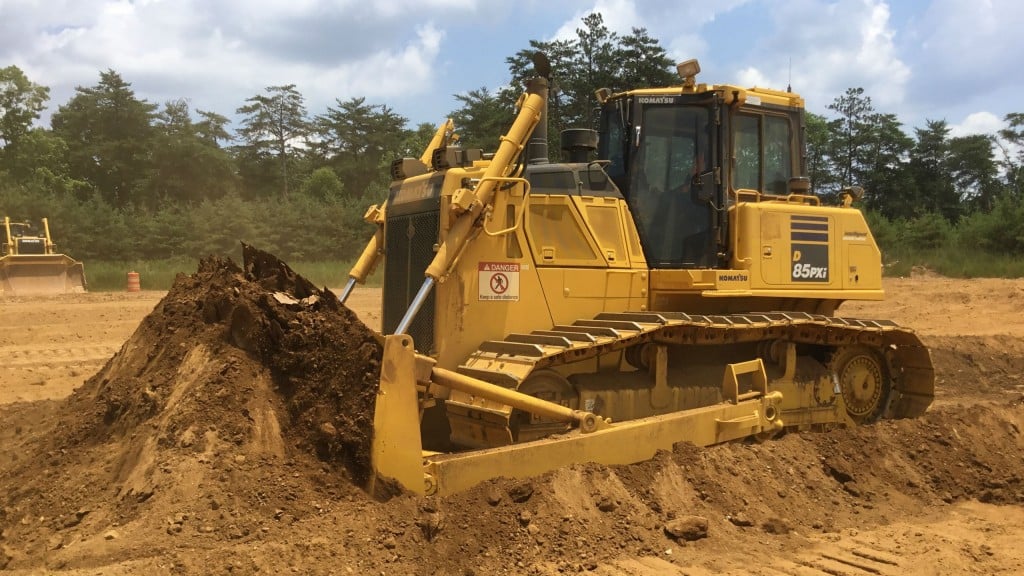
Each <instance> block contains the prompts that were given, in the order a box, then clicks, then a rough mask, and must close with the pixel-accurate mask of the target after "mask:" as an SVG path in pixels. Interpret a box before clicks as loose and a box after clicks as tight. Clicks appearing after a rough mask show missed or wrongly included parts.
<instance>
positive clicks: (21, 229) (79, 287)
mask: <svg viewBox="0 0 1024 576" xmlns="http://www.w3.org/2000/svg"><path fill="white" fill-rule="evenodd" d="M3 235H4V236H3V246H2V250H0V295H11V296H14V295H20V296H23V295H27V294H65V293H71V292H85V290H86V282H85V267H84V266H83V265H82V263H81V262H78V261H76V260H75V259H74V258H71V257H70V256H68V255H67V254H60V253H58V252H57V248H56V245H55V244H54V243H53V240H52V239H51V237H50V224H49V222H48V221H47V219H46V218H43V219H42V226H41V227H38V228H37V227H36V226H35V225H34V224H32V223H31V222H27V221H26V222H12V221H11V219H10V218H9V217H7V216H4V229H3Z"/></svg>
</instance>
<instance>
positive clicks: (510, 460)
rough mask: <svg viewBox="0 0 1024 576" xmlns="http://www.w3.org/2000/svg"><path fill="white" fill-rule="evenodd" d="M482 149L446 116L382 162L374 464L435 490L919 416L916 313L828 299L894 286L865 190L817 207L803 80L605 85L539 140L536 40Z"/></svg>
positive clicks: (417, 487)
mask: <svg viewBox="0 0 1024 576" xmlns="http://www.w3.org/2000/svg"><path fill="white" fill-rule="evenodd" d="M535 64H536V67H537V72H538V75H537V77H536V78H534V79H532V80H531V81H530V82H528V85H527V90H526V92H525V94H524V95H523V96H522V97H521V98H520V100H519V102H518V104H517V106H518V109H519V112H518V114H517V115H516V117H515V120H514V122H513V124H512V126H511V128H510V129H509V131H508V133H507V134H506V135H505V136H504V137H503V138H502V139H501V141H500V142H499V144H498V147H497V150H496V151H495V152H493V154H484V153H483V152H482V151H480V150H472V149H463V148H461V147H459V146H457V145H456V144H455V138H454V137H453V134H452V126H451V123H450V122H448V123H445V124H443V125H442V126H441V127H440V128H439V129H438V132H437V134H436V135H435V137H434V140H433V141H432V142H431V143H430V145H429V146H428V148H427V150H426V151H425V153H424V155H423V156H422V157H421V158H419V159H415V158H405V159H401V160H398V161H396V162H395V163H394V164H393V165H392V174H391V176H392V180H393V182H392V185H391V188H390V194H389V197H388V199H387V202H386V203H385V204H384V205H383V206H375V207H372V208H371V209H370V210H369V211H368V213H367V215H366V220H367V221H368V222H371V223H373V224H375V225H376V226H377V232H376V234H375V235H374V237H373V238H372V239H371V241H370V242H369V244H368V245H367V247H366V250H365V251H364V252H363V255H362V257H361V258H360V259H359V261H358V262H357V263H356V265H355V266H354V268H353V269H352V272H351V273H350V280H349V283H348V285H347V286H346V287H345V290H344V291H343V292H342V295H341V298H342V300H344V299H345V298H347V297H348V295H349V293H350V292H351V289H352V286H353V284H355V283H357V282H361V281H363V280H365V278H366V276H367V274H368V273H370V272H371V271H372V270H373V269H374V267H375V265H376V264H377V263H378V260H380V259H381V258H382V260H383V278H384V281H383V316H382V318H383V332H384V336H383V337H382V339H383V341H384V359H383V362H382V373H381V379H380V388H379V392H378V396H377V403H376V411H375V420H374V440H373V442H374V444H373V455H372V463H373V466H374V470H375V474H376V477H377V479H378V481H381V482H388V483H390V482H397V483H399V484H401V485H402V486H404V487H405V488H407V489H409V490H412V491H414V492H417V493H424V494H448V493H453V492H457V491H459V490H464V489H467V488H469V487H471V486H473V485H475V484H477V483H479V482H481V481H483V480H485V479H488V478H493V477H499V476H504V477H526V476H531V475H536V474H540V473H543V472H545V471H548V470H551V469H554V468H557V467H560V466H564V465H567V464H571V463H582V462H600V463H605V464H625V463H631V462H636V461H641V460H645V459H649V458H651V457H652V456H653V455H654V454H655V452H656V451H657V450H668V449H671V448H672V446H673V445H674V444H675V443H677V442H684V441H686V442H693V443H694V444H697V445H709V444H713V443H716V442H724V441H728V440H733V439H738V438H745V437H759V438H765V437H770V436H772V435H775V434H777V433H779V432H781V431H784V430H809V429H820V428H827V427H832V426H837V425H839V426H841V425H856V424H860V423H868V422H871V421H874V420H876V419H879V418H901V417H914V416H918V415H920V414H922V413H923V412H924V411H925V410H926V409H927V407H928V406H929V405H930V403H931V401H932V397H933V390H934V372H933V369H932V364H931V359H930V355H929V352H928V350H927V349H926V348H925V347H924V346H923V345H922V343H921V342H920V340H919V339H918V338H917V336H915V335H914V334H913V333H912V332H911V331H909V330H906V329H903V328H900V327H898V326H896V325H894V324H893V323H892V322H890V321H886V320H853V319H847V318H841V317H837V316H835V315H834V313H835V311H836V309H837V308H838V307H839V305H840V304H841V303H842V302H843V301H845V300H851V299H859V300H877V299H881V298H882V297H883V291H882V286H881V284H882V274H881V272H882V267H881V256H880V252H879V250H878V247H877V245H876V244H875V242H874V239H873V237H872V235H871V231H870V230H869V229H868V226H867V224H866V222H865V219H864V217H863V215H862V214H861V212H860V211H859V210H858V209H856V208H853V207H851V204H852V203H853V201H854V200H855V199H856V197H857V196H858V195H859V194H860V190H858V189H854V188H850V189H847V190H845V191H844V192H843V194H842V200H841V202H840V203H839V205H836V206H825V205H822V204H821V202H820V200H819V198H818V197H816V196H814V195H812V194H810V193H809V185H808V179H807V178H806V177H805V176H804V174H806V170H805V156H804V152H803V151H804V149H805V143H804V140H803V139H804V111H803V100H802V99H801V98H800V97H799V96H797V95H796V94H793V93H790V92H781V91H775V90H768V89H760V88H740V87H738V86H730V85H709V84H698V83H697V82H696V75H697V73H698V72H699V66H698V65H697V62H696V61H687V62H684V63H682V64H680V65H679V66H678V69H679V72H680V76H681V78H682V82H681V85H679V86H674V87H665V88H652V89H641V90H630V91H627V92H622V93H616V94H612V93H610V92H609V91H607V90H601V91H598V94H597V99H598V103H599V107H600V120H599V128H598V130H596V131H594V130H587V129H578V130H569V131H566V132H565V133H563V134H562V135H561V142H562V147H563V149H564V151H565V152H566V155H567V159H568V161H567V162H561V163H552V162H550V161H549V160H548V151H547V141H548V137H547V128H546V118H545V116H546V99H547V91H548V76H549V72H550V67H549V65H548V64H547V61H546V58H544V57H543V55H538V57H537V58H536V60H535Z"/></svg>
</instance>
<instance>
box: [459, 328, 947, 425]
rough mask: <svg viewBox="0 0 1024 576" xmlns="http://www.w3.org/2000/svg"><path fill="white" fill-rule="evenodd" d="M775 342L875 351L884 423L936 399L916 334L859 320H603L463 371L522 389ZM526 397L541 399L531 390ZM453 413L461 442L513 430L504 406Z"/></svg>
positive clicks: (504, 344)
mask: <svg viewBox="0 0 1024 576" xmlns="http://www.w3.org/2000/svg"><path fill="white" fill-rule="evenodd" d="M776 341H781V342H793V343H796V344H797V345H813V346H816V347H822V348H824V349H830V350H833V351H838V350H844V349H850V348H851V347H859V348H860V349H865V350H869V351H875V353H877V355H878V357H879V358H884V363H885V364H886V366H885V367H884V372H885V377H886V378H888V379H889V382H888V383H887V385H886V386H884V388H885V390H886V392H888V391H889V390H891V394H888V393H887V394H885V396H887V398H880V399H879V402H880V406H881V408H880V410H879V414H878V415H879V416H882V417H887V418H906V417H916V416H920V415H921V414H923V413H924V411H925V410H926V409H927V408H928V406H929V405H930V404H931V402H932V399H933V397H934V388H935V372H934V369H933V367H932V362H931V358H930V355H929V353H928V349H927V348H926V347H925V346H924V344H922V342H921V340H920V339H919V338H918V337H917V335H915V334H914V332H913V331H911V330H908V329H906V328H901V327H900V326H898V325H897V324H896V323H894V322H892V321H888V320H858V319H850V318H839V317H833V316H823V315H815V314H807V313H802V312H766V313H748V314H729V315H715V316H701V315H690V314H685V313H680V312H628V313H601V314H598V315H597V316H596V317H594V318H592V319H581V320H576V321H575V322H573V323H571V324H565V325H556V326H554V327H552V328H551V329H550V330H536V331H533V332H531V333H529V334H510V335H508V336H506V337H505V338H504V339H503V340H492V341H487V342H484V343H483V344H481V345H480V347H479V349H478V350H477V351H476V352H474V353H473V354H472V355H470V357H469V359H468V360H467V361H466V362H465V363H464V364H463V365H462V366H460V367H459V371H460V372H462V373H464V374H467V375H469V376H473V377H475V378H478V379H480V380H484V381H487V382H491V383H494V384H499V385H502V386H505V387H508V388H513V389H519V388H520V386H521V385H522V384H523V383H524V382H525V381H526V380H527V379H528V378H530V376H531V375H533V374H537V373H539V372H540V371H542V370H546V369H559V368H564V367H567V366H569V365H572V364H578V363H582V362H585V361H588V360H596V361H597V364H596V366H602V363H601V362H602V361H601V358H603V357H604V358H607V357H608V355H611V354H613V353H619V352H622V351H626V352H627V356H626V358H627V359H629V355H628V352H629V351H630V350H639V346H640V345H644V344H648V343H653V344H665V345H669V346H722V345H741V344H750V343H760V342H764V343H770V342H776ZM745 359H750V358H745ZM634 364H635V360H634ZM605 368H606V369H607V366H605ZM831 368H833V371H841V370H842V367H840V368H839V370H835V368H836V367H834V366H833V367H831ZM882 371H883V370H879V372H882ZM719 374H720V372H719ZM880 376H881V374H880ZM840 378H843V376H842V375H841V376H840ZM844 385H845V383H844ZM879 388H880V389H881V388H882V387H879ZM527 393H534V391H533V390H530V389H528V390H527ZM846 394H847V393H846V392H845V391H844V395H846ZM555 400H556V401H558V400H559V399H557V398H556V399H555ZM561 400H563V401H564V400H565V399H564V398H561ZM848 403H849V402H848ZM448 405H449V407H450V408H453V409H454V410H453V412H454V413H456V414H458V415H456V416H454V417H453V418H452V423H453V429H454V430H456V432H455V436H456V437H459V436H460V435H459V432H458V429H459V427H460V424H459V421H460V420H463V421H464V420H466V419H467V418H468V419H469V420H472V421H473V422H474V425H476V426H479V425H480V422H481V421H482V422H484V425H485V426H491V427H494V428H495V429H496V430H495V433H496V434H497V433H498V432H497V428H503V427H505V426H507V425H508V419H507V415H508V413H509V412H508V411H507V410H505V411H504V413H505V415H506V417H505V418H504V419H503V418H501V417H500V416H501V415H500V414H499V413H500V412H502V410H503V409H502V408H501V407H500V406H499V405H497V404H494V405H491V404H488V403H486V402H481V401H480V400H479V399H475V398H470V397H466V396H465V395H462V394H458V393H453V395H452V397H451V398H449V400H448ZM868 412H870V411H868ZM869 415H870V414H869ZM495 416H498V417H495ZM499 435H500V434H499ZM486 436H487V434H485V437H486Z"/></svg>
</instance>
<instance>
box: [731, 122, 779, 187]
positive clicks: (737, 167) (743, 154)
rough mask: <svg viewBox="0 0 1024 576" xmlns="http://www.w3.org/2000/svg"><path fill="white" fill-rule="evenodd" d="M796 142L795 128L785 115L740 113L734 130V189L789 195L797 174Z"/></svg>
mask: <svg viewBox="0 0 1024 576" xmlns="http://www.w3.org/2000/svg"><path fill="white" fill-rule="evenodd" d="M792 141H793V134H792V129H791V127H790V123H789V119H788V118H786V117H785V116H769V115H755V114H741V115H739V116H737V117H736V121H735V128H734V131H733V161H734V164H733V178H732V184H733V189H739V188H747V189H752V190H758V191H761V192H766V193H769V194H785V193H786V190H787V185H788V182H789V179H790V178H791V177H792V176H793V148H792Z"/></svg>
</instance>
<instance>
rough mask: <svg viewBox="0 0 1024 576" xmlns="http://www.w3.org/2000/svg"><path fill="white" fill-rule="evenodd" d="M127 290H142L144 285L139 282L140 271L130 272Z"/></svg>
mask: <svg viewBox="0 0 1024 576" xmlns="http://www.w3.org/2000/svg"><path fill="white" fill-rule="evenodd" d="M125 290H127V291H128V292H138V291H139V290H142V285H141V283H140V282H139V273H138V272H129V273H128V284H127V285H126V286H125Z"/></svg>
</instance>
